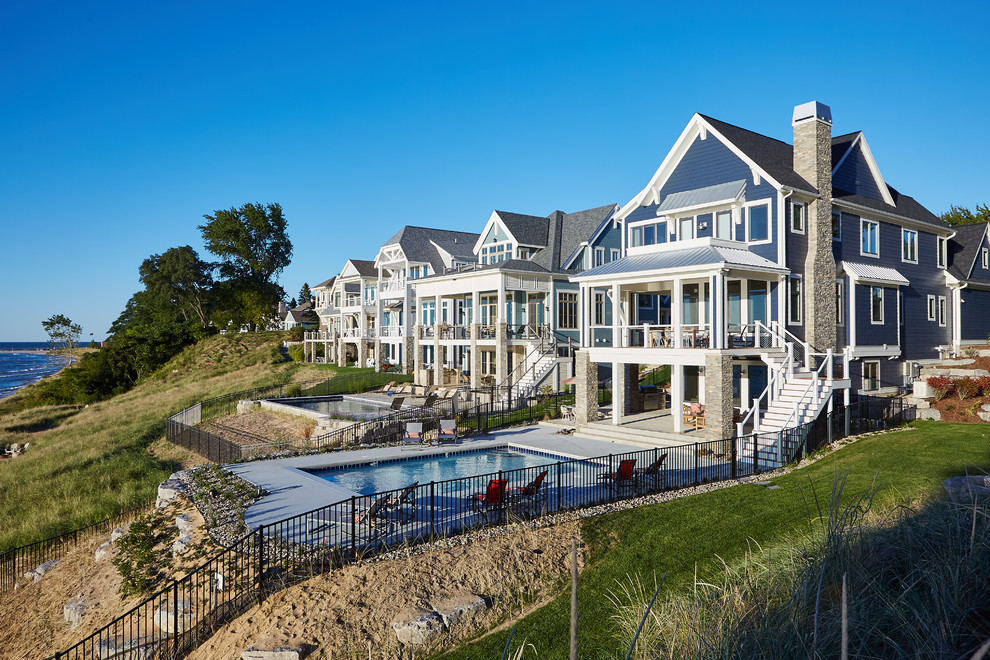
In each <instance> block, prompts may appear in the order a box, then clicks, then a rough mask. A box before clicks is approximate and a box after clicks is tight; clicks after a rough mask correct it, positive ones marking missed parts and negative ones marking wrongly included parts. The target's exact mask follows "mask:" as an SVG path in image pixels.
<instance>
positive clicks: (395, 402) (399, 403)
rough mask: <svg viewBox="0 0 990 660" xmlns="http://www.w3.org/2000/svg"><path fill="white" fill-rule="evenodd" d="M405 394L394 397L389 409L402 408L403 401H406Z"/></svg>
mask: <svg viewBox="0 0 990 660" xmlns="http://www.w3.org/2000/svg"><path fill="white" fill-rule="evenodd" d="M405 400H406V398H405V397H404V396H397V397H393V398H392V403H390V404H389V406H388V407H389V410H400V409H401V408H402V402H403V401H405Z"/></svg>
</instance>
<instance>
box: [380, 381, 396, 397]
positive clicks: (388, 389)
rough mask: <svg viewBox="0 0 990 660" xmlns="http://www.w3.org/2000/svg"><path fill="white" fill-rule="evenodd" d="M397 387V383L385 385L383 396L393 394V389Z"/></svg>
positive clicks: (389, 382) (392, 382)
mask: <svg viewBox="0 0 990 660" xmlns="http://www.w3.org/2000/svg"><path fill="white" fill-rule="evenodd" d="M393 387H395V381H394V380H390V381H388V382H387V383H386V384H385V385H383V386H382V394H391V393H392V388H393Z"/></svg>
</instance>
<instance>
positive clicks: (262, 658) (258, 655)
mask: <svg viewBox="0 0 990 660" xmlns="http://www.w3.org/2000/svg"><path fill="white" fill-rule="evenodd" d="M302 657H303V650H302V648H292V649H290V648H277V649H274V650H272V651H259V650H258V649H256V648H253V647H251V648H247V649H244V650H243V651H241V660H299V659H300V658H302Z"/></svg>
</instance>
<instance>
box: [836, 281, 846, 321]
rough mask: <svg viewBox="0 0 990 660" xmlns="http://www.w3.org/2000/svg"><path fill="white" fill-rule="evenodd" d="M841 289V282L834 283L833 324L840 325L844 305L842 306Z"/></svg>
mask: <svg viewBox="0 0 990 660" xmlns="http://www.w3.org/2000/svg"><path fill="white" fill-rule="evenodd" d="M844 298H845V296H843V287H842V280H836V281H835V324H836V325H842V323H843V321H842V312H843V308H844V307H845V305H843V300H844Z"/></svg>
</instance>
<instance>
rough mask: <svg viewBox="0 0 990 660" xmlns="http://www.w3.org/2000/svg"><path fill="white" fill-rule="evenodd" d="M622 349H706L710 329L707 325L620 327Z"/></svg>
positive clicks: (709, 342) (709, 338)
mask: <svg viewBox="0 0 990 660" xmlns="http://www.w3.org/2000/svg"><path fill="white" fill-rule="evenodd" d="M620 330H621V333H622V335H621V342H622V344H621V346H622V348H708V347H709V346H711V329H710V328H709V325H708V324H707V323H689V324H682V325H680V326H678V327H676V328H675V327H674V326H672V325H649V324H643V325H627V326H622V327H621V328H620Z"/></svg>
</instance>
